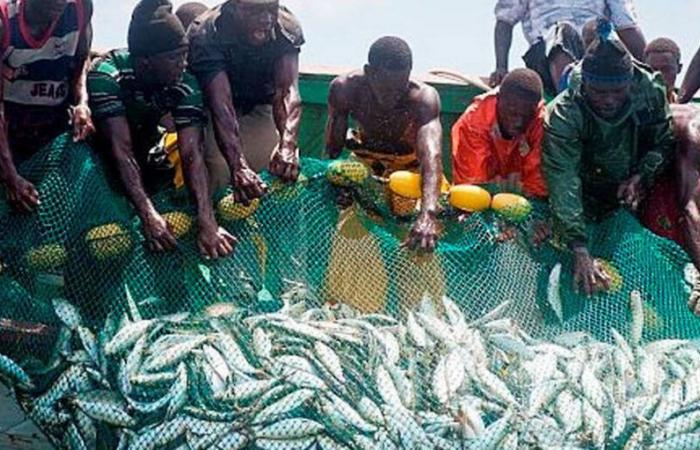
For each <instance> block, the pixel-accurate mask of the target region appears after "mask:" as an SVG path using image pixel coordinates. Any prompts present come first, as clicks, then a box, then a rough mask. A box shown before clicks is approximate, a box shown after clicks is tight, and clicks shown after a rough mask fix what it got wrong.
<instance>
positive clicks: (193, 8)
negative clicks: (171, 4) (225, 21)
mask: <svg viewBox="0 0 700 450" xmlns="http://www.w3.org/2000/svg"><path fill="white" fill-rule="evenodd" d="M208 9H209V8H207V5H204V4H202V3H197V2H189V3H185V4H184V5H182V6H180V7H179V8H178V9H177V11H175V15H176V16H177V18H178V19H180V23H182V27H183V28H184V29H185V30H186V29H188V28H189V27H190V24H191V23H192V22H194V19H196V18H197V17H199V16H201V15H202V14H204V13H205V12H206V11H207V10H208Z"/></svg>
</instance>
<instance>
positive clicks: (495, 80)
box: [489, 69, 508, 87]
mask: <svg viewBox="0 0 700 450" xmlns="http://www.w3.org/2000/svg"><path fill="white" fill-rule="evenodd" d="M506 75H508V71H507V70H506V69H496V71H495V72H493V73H492V74H491V77H490V78H489V85H490V86H491V87H496V86H498V85H500V84H501V83H502V82H503V79H504V78H505V77H506Z"/></svg>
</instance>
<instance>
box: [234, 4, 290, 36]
mask: <svg viewBox="0 0 700 450" xmlns="http://www.w3.org/2000/svg"><path fill="white" fill-rule="evenodd" d="M228 4H229V5H232V6H233V9H232V11H233V20H234V23H235V29H236V30H238V32H239V35H240V37H242V38H243V40H244V41H245V42H246V43H247V44H248V45H252V46H253V47H260V46H263V45H265V44H267V43H268V42H270V41H271V40H272V38H273V36H274V29H275V25H276V24H277V16H278V15H279V0H229V1H228Z"/></svg>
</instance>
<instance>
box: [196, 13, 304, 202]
mask: <svg viewBox="0 0 700 450" xmlns="http://www.w3.org/2000/svg"><path fill="white" fill-rule="evenodd" d="M189 37H190V41H191V45H190V51H191V53H190V61H189V62H190V64H189V69H190V70H191V71H192V72H193V73H194V74H195V75H196V76H197V78H198V79H199V82H200V84H201V86H202V88H203V90H204V95H205V99H206V103H207V107H208V108H209V110H210V112H211V117H212V121H211V123H210V126H209V127H208V129H207V132H206V143H205V148H206V150H205V151H206V154H205V160H206V165H207V167H208V169H209V173H210V176H211V180H210V181H211V186H212V188H213V189H214V190H218V189H220V188H222V187H225V186H227V185H229V184H231V185H232V186H233V188H234V198H235V200H236V201H239V202H242V203H248V202H250V201H252V200H254V199H256V198H258V197H261V196H262V195H263V194H264V192H265V190H266V186H265V184H264V183H263V181H262V179H261V178H260V177H259V176H258V174H257V172H260V171H262V170H264V169H269V171H270V173H272V174H273V175H275V176H278V177H280V178H281V179H282V180H284V181H287V182H294V181H296V179H297V177H298V175H299V148H298V147H297V141H298V137H299V125H300V120H301V97H300V94H299V87H298V83H299V52H300V48H301V46H302V44H303V43H304V36H303V33H302V29H301V26H300V25H299V22H298V21H297V19H296V18H295V17H294V15H292V13H291V12H290V11H289V10H288V9H287V8H285V7H283V6H280V5H279V2H278V1H277V0H228V1H226V2H225V3H223V4H221V5H219V6H217V7H215V8H213V9H211V10H209V11H208V12H206V13H205V14H204V15H202V16H199V17H198V18H197V20H195V22H194V23H193V24H192V26H191V27H190V30H189Z"/></svg>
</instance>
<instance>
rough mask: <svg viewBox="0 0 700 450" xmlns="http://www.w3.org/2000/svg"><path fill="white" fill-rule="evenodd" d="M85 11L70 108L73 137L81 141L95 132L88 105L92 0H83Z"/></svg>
mask: <svg viewBox="0 0 700 450" xmlns="http://www.w3.org/2000/svg"><path fill="white" fill-rule="evenodd" d="M83 7H84V12H85V23H86V25H85V33H83V35H82V36H81V37H80V41H79V42H78V52H77V58H78V67H80V70H79V71H78V72H77V74H76V77H75V80H74V81H73V87H72V91H73V106H72V107H71V109H70V116H71V122H72V124H73V139H74V140H75V141H81V140H83V139H85V138H87V137H88V136H89V135H90V134H92V133H94V132H95V127H94V124H93V122H92V115H91V113H90V108H89V106H88V91H87V74H88V72H89V71H90V62H91V61H90V49H91V48H92V36H93V33H92V12H93V7H92V0H83Z"/></svg>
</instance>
